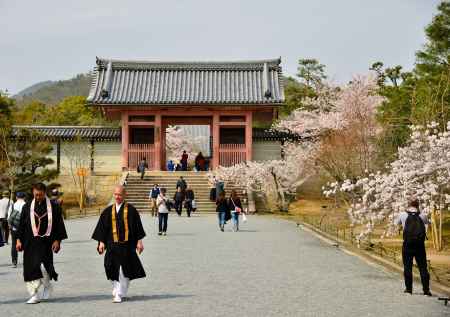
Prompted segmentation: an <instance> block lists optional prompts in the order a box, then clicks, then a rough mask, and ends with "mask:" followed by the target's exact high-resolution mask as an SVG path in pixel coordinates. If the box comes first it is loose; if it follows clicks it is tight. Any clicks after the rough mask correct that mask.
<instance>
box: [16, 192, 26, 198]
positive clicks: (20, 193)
mask: <svg viewBox="0 0 450 317" xmlns="http://www.w3.org/2000/svg"><path fill="white" fill-rule="evenodd" d="M16 198H25V193H24V192H17V193H16Z"/></svg>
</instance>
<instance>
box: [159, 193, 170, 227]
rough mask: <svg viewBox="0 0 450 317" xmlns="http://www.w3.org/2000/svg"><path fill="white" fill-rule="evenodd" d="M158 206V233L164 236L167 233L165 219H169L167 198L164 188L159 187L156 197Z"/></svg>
mask: <svg viewBox="0 0 450 317" xmlns="http://www.w3.org/2000/svg"><path fill="white" fill-rule="evenodd" d="M156 206H157V208H158V220H159V221H158V229H159V230H158V235H163V236H165V235H166V234H167V220H168V219H169V209H170V208H169V200H168V198H167V197H166V189H165V188H161V190H160V192H159V194H158V198H157V199H156Z"/></svg>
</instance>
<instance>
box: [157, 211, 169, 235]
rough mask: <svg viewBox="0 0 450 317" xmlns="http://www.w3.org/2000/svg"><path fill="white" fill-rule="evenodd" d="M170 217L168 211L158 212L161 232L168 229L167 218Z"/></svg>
mask: <svg viewBox="0 0 450 317" xmlns="http://www.w3.org/2000/svg"><path fill="white" fill-rule="evenodd" d="M168 219H169V214H168V213H158V220H159V232H166V231H167V220H168Z"/></svg>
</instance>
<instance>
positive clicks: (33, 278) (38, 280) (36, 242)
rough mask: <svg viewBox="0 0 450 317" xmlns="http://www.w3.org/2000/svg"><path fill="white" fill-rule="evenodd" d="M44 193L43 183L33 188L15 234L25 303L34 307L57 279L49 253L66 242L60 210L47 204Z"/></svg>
mask: <svg viewBox="0 0 450 317" xmlns="http://www.w3.org/2000/svg"><path fill="white" fill-rule="evenodd" d="M46 190H47V188H46V186H45V185H44V184H43V183H37V184H35V185H33V200H32V201H31V202H28V203H26V204H25V205H24V206H23V207H22V213H21V216H20V225H19V228H18V230H17V232H16V233H17V237H16V238H17V242H16V248H17V251H19V252H20V251H23V277H24V280H25V283H26V287H27V290H28V292H29V294H30V296H31V297H30V299H29V300H28V301H27V304H37V303H39V302H40V301H41V300H46V299H48V298H49V297H50V295H51V292H52V289H53V287H52V285H51V280H54V281H57V280H58V274H57V273H56V271H55V266H54V264H53V253H58V252H59V250H60V249H61V241H62V240H64V239H67V233H66V227H65V226H64V220H63V217H62V212H61V208H60V207H59V206H58V205H57V204H55V203H53V202H51V201H50V199H49V198H48V197H47V195H46V194H45V193H46ZM41 286H43V290H42V293H41V292H39V288H40V287H41Z"/></svg>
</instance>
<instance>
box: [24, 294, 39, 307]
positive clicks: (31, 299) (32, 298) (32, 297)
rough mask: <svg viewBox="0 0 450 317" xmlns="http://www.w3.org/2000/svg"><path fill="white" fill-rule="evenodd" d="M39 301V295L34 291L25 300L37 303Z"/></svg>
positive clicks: (29, 302) (28, 302)
mask: <svg viewBox="0 0 450 317" xmlns="http://www.w3.org/2000/svg"><path fill="white" fill-rule="evenodd" d="M39 302H40V299H39V295H38V294H37V293H36V294H34V295H33V296H31V298H30V299H29V300H28V301H27V304H37V303H39Z"/></svg>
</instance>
